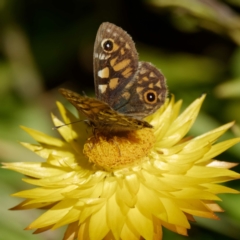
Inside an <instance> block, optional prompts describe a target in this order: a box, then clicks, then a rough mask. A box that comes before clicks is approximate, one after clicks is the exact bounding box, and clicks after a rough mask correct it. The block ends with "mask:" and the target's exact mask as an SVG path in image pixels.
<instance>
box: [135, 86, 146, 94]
mask: <svg viewBox="0 0 240 240" xmlns="http://www.w3.org/2000/svg"><path fill="white" fill-rule="evenodd" d="M143 89H144V88H143V87H137V89H136V91H137V93H140V92H141V91H142V90H143Z"/></svg>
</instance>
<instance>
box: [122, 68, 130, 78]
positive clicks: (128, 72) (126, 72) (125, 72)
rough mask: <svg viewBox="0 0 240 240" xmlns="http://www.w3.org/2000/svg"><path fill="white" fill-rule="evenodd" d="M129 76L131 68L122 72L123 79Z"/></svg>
mask: <svg viewBox="0 0 240 240" xmlns="http://www.w3.org/2000/svg"><path fill="white" fill-rule="evenodd" d="M131 74H132V68H131V67H128V68H126V69H125V70H124V71H123V72H122V75H123V76H124V77H125V78H128V77H129V76H130V75H131Z"/></svg>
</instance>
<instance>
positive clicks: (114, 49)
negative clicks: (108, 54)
mask: <svg viewBox="0 0 240 240" xmlns="http://www.w3.org/2000/svg"><path fill="white" fill-rule="evenodd" d="M118 49H119V45H117V44H116V43H114V44H113V50H112V52H116V51H117V50H118Z"/></svg>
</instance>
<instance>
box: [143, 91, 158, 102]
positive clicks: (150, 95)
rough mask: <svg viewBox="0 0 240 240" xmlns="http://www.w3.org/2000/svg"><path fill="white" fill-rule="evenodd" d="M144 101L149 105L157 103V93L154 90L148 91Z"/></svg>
mask: <svg viewBox="0 0 240 240" xmlns="http://www.w3.org/2000/svg"><path fill="white" fill-rule="evenodd" d="M144 99H145V101H146V102H147V103H150V104H153V103H156V102H157V93H156V92H155V91H153V90H148V91H146V92H145V93H144Z"/></svg>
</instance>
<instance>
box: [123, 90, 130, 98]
mask: <svg viewBox="0 0 240 240" xmlns="http://www.w3.org/2000/svg"><path fill="white" fill-rule="evenodd" d="M122 97H124V98H125V99H129V98H130V97H131V94H130V93H129V92H125V93H123V94H122Z"/></svg>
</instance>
